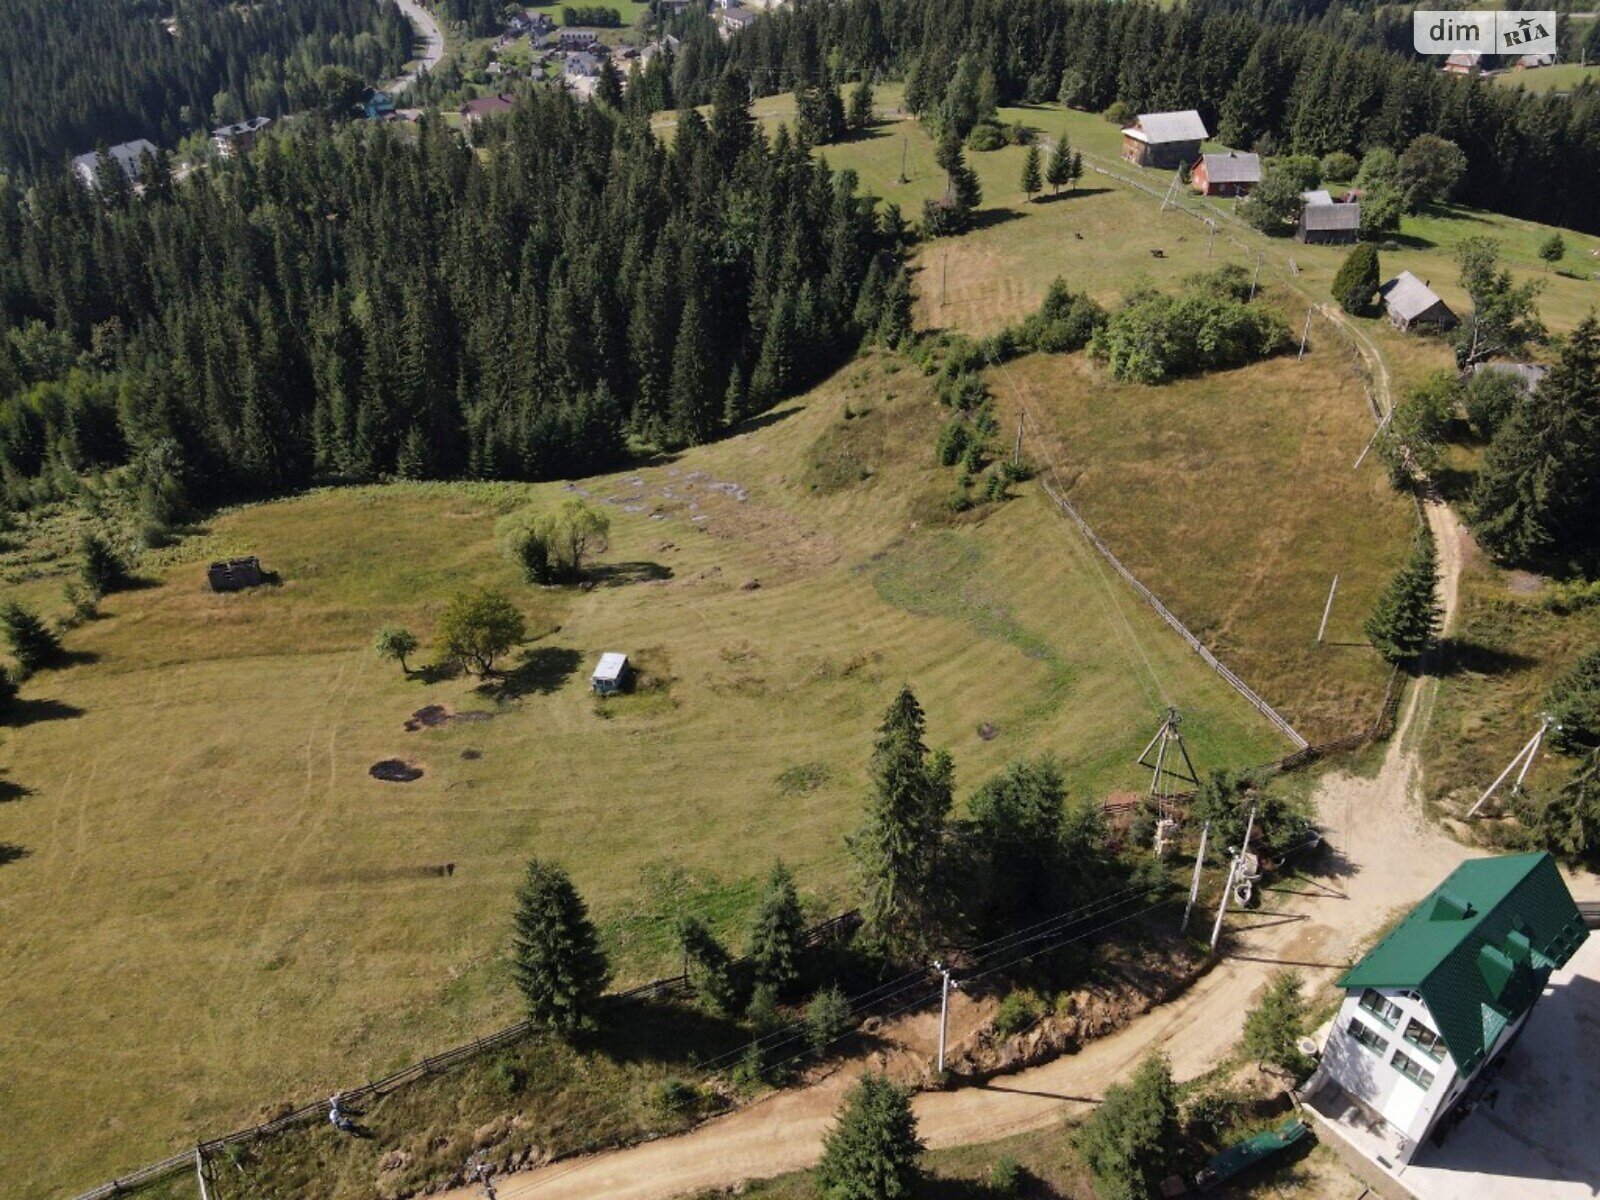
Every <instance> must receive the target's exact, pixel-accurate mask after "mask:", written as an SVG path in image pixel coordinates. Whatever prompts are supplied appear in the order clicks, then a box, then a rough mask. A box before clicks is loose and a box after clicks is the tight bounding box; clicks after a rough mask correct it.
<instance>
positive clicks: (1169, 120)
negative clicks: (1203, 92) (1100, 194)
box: [1122, 108, 1211, 169]
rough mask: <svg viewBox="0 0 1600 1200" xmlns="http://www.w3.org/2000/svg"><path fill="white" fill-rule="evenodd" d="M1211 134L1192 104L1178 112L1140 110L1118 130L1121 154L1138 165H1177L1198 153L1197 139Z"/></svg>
mask: <svg viewBox="0 0 1600 1200" xmlns="http://www.w3.org/2000/svg"><path fill="white" fill-rule="evenodd" d="M1210 136H1211V135H1210V134H1208V133H1207V132H1206V123H1205V122H1204V121H1202V120H1201V119H1200V114H1199V113H1198V112H1196V111H1195V110H1194V109H1192V108H1186V109H1184V110H1183V111H1182V112H1162V113H1140V114H1139V119H1138V120H1137V121H1135V122H1134V123H1133V124H1132V125H1130V126H1128V127H1127V128H1126V129H1124V130H1123V131H1122V157H1123V158H1125V159H1127V160H1128V161H1129V162H1131V163H1134V164H1135V165H1137V166H1141V167H1165V168H1169V169H1170V168H1174V167H1181V166H1183V165H1184V164H1185V163H1192V162H1193V161H1194V160H1195V159H1196V158H1198V157H1199V156H1200V143H1201V142H1203V141H1205V140H1206V138H1208V137H1210Z"/></svg>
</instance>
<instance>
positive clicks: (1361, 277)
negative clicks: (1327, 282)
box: [1333, 242, 1382, 313]
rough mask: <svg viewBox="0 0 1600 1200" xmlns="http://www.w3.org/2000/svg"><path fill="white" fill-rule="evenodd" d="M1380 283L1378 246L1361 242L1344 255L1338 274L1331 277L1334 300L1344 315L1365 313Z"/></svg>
mask: <svg viewBox="0 0 1600 1200" xmlns="http://www.w3.org/2000/svg"><path fill="white" fill-rule="evenodd" d="M1381 282H1382V274H1381V268H1380V267H1379V265H1378V247H1377V246H1375V245H1373V244H1372V243H1371V242H1360V243H1358V244H1357V245H1356V246H1355V248H1354V249H1352V250H1351V251H1350V253H1349V254H1347V255H1346V256H1345V260H1344V263H1343V264H1342V265H1341V266H1340V267H1339V273H1338V274H1337V275H1335V276H1334V277H1333V298H1334V299H1335V300H1337V301H1338V302H1339V307H1340V308H1342V309H1344V310H1345V312H1347V313H1364V312H1366V311H1367V306H1368V305H1370V304H1371V303H1372V298H1373V297H1374V296H1375V295H1377V294H1378V285H1379V284H1380V283H1381Z"/></svg>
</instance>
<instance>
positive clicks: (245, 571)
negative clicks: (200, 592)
mask: <svg viewBox="0 0 1600 1200" xmlns="http://www.w3.org/2000/svg"><path fill="white" fill-rule="evenodd" d="M263 579H264V576H263V574H262V571H261V560H260V559H259V558H256V557H254V556H253V555H252V556H251V557H249V558H227V559H223V560H221V561H220V562H214V563H212V564H211V566H210V567H208V568H207V569H206V581H207V582H208V583H210V584H211V590H212V591H213V592H242V591H243V590H244V589H245V588H253V587H260V586H261V583H262V581H263Z"/></svg>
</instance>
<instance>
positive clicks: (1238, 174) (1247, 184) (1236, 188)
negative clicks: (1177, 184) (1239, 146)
mask: <svg viewBox="0 0 1600 1200" xmlns="http://www.w3.org/2000/svg"><path fill="white" fill-rule="evenodd" d="M1189 182H1190V184H1191V185H1192V186H1193V187H1194V190H1195V191H1197V192H1199V193H1200V194H1201V195H1202V196H1248V195H1249V194H1250V192H1251V189H1253V188H1254V187H1255V186H1256V184H1258V183H1260V182H1261V156H1260V155H1259V154H1246V153H1244V152H1243V151H1240V150H1229V151H1228V152H1227V153H1226V154H1202V155H1201V156H1200V161H1199V162H1197V163H1195V165H1194V170H1193V171H1191V172H1190V173H1189Z"/></svg>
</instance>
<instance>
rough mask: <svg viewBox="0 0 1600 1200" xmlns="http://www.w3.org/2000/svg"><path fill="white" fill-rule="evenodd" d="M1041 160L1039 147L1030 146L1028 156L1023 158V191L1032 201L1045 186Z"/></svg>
mask: <svg viewBox="0 0 1600 1200" xmlns="http://www.w3.org/2000/svg"><path fill="white" fill-rule="evenodd" d="M1040 162H1041V158H1040V154H1039V147H1038V146H1029V147H1028V154H1027V157H1026V158H1024V159H1023V160H1022V192H1023V194H1024V195H1025V196H1027V197H1028V199H1029V200H1030V201H1031V200H1032V199H1033V198H1034V197H1035V196H1037V195H1038V194H1039V193H1040V191H1042V190H1043V188H1044V177H1043V173H1042V171H1041V169H1040Z"/></svg>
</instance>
